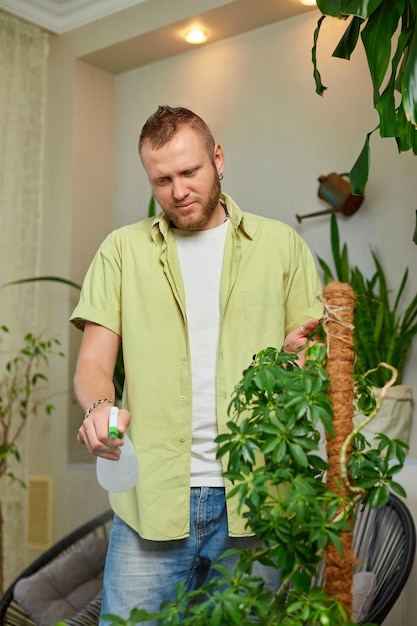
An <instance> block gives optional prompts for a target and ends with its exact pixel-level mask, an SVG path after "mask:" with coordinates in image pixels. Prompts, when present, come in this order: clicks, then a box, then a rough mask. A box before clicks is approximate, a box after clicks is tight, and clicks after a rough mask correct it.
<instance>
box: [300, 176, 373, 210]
mask: <svg viewBox="0 0 417 626" xmlns="http://www.w3.org/2000/svg"><path fill="white" fill-rule="evenodd" d="M347 176H348V174H336V173H335V172H332V173H331V174H329V175H328V176H323V175H322V176H320V177H319V182H320V185H319V189H318V192H317V194H318V196H319V198H321V199H322V200H325V201H326V202H327V203H328V204H330V207H329V208H328V209H324V210H323V211H316V212H315V213H307V215H298V214H297V215H296V218H297V220H298V221H299V222H301V220H303V219H304V218H306V217H315V216H317V215H325V214H327V213H342V214H343V215H344V216H345V217H349V216H350V215H353V214H354V213H356V211H357V210H358V209H359V207H360V205H361V204H362V202H363V199H364V196H362V195H359V194H358V195H353V194H352V188H351V186H350V183H349V181H348V180H347V179H346V177H347Z"/></svg>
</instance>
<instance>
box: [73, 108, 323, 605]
mask: <svg viewBox="0 0 417 626" xmlns="http://www.w3.org/2000/svg"><path fill="white" fill-rule="evenodd" d="M139 153H140V157H141V160H142V164H143V166H144V168H145V171H146V173H147V175H148V178H149V182H150V184H151V187H152V191H153V193H154V195H155V197H156V199H157V201H158V203H159V205H160V206H161V208H162V213H161V214H160V215H159V216H158V217H156V218H148V219H145V220H143V221H141V222H139V223H137V224H133V225H130V226H126V227H124V228H121V229H118V230H116V231H115V232H113V233H111V234H110V235H109V236H108V237H107V238H106V240H105V241H104V242H103V244H102V245H101V247H100V249H99V251H98V252H97V254H96V256H95V258H94V260H93V262H92V264H91V267H90V269H89V271H88V273H87V276H86V279H85V282H84V285H83V290H82V294H81V298H80V302H79V304H78V306H77V307H76V309H75V311H74V313H73V315H72V318H71V319H72V321H73V323H75V324H76V325H78V326H79V327H81V328H83V329H84V335H83V340H82V345H81V349H80V354H79V358H78V362H77V367H76V373H75V378H74V387H75V392H76V395H77V399H78V401H79V403H80V405H81V407H82V408H83V410H84V411H85V413H86V418H85V419H84V422H83V425H82V426H81V428H80V430H79V435H78V440H79V442H80V443H81V444H83V445H85V446H86V448H87V449H88V451H89V452H90V453H91V454H93V455H95V456H102V457H104V458H107V459H112V460H115V461H116V460H117V459H118V457H119V455H120V446H121V445H122V442H121V440H120V439H116V440H112V439H110V438H109V433H108V421H109V413H110V409H111V403H112V402H114V388H113V384H112V376H113V370H114V365H115V361H116V357H117V353H118V349H119V345H120V342H121V341H122V342H123V354H124V363H125V373H126V382H125V389H124V397H123V409H121V410H120V413H119V430H120V431H121V432H122V433H123V432H125V431H126V429H127V428H128V427H129V435H130V438H131V440H132V442H133V445H134V447H135V450H136V453H137V457H138V461H139V481H138V484H137V486H136V487H135V488H133V489H131V490H130V491H127V492H124V493H117V494H116V493H112V494H110V501H111V505H112V507H113V509H114V511H115V521H114V523H113V528H112V533H111V537H110V545H109V550H108V556H107V561H106V570H105V577H104V595H103V606H102V613H114V614H117V615H120V616H122V617H127V616H128V615H129V613H130V610H131V609H132V608H133V607H140V608H146V609H147V610H149V611H157V610H158V609H159V605H160V603H161V601H162V600H164V599H166V598H173V597H174V596H173V590H174V588H175V585H176V584H177V583H178V582H179V581H180V580H184V579H185V580H186V587H187V588H198V587H199V586H200V585H201V584H202V583H203V582H204V581H205V580H208V579H209V578H210V577H211V576H213V575H215V570H213V568H212V565H213V564H214V563H215V562H216V561H217V559H218V558H219V556H220V555H221V554H222V553H223V552H224V551H225V550H226V549H228V548H233V547H234V548H245V547H250V546H254V545H255V543H256V538H254V537H252V533H251V531H250V529H248V528H247V527H246V526H245V520H244V519H242V518H241V516H240V515H239V514H238V512H237V506H236V504H237V503H236V502H235V501H234V500H233V499H228V500H227V501H226V497H225V494H227V492H228V490H229V489H230V487H231V485H230V484H228V483H227V481H224V479H223V475H222V471H223V470H224V469H225V467H222V465H221V463H220V461H219V460H218V459H217V458H216V452H217V447H216V444H215V441H214V440H215V438H216V436H217V435H218V433H219V432H224V430H225V428H226V422H227V420H228V416H227V409H228V405H229V403H230V399H231V394H232V392H233V389H234V386H235V385H236V383H237V382H238V381H239V380H240V378H241V375H242V372H243V370H244V369H245V368H246V367H247V366H248V365H249V364H250V362H251V359H252V356H253V355H254V354H255V353H257V352H258V351H259V350H261V349H263V348H265V347H267V346H276V347H280V346H281V345H282V344H283V342H284V338H285V337H286V336H287V338H286V339H285V343H286V345H287V346H288V349H290V350H295V349H296V348H297V347H299V346H302V345H303V344H304V343H305V342H306V337H307V335H308V334H309V333H310V332H311V331H312V330H314V328H315V327H316V325H317V323H318V320H317V318H319V317H320V316H321V314H322V307H321V304H320V302H319V300H318V298H317V296H318V295H319V293H320V292H321V286H320V283H319V280H318V276H317V272H316V269H315V264H314V261H313V259H312V256H311V253H310V251H309V250H308V248H307V246H306V244H305V243H304V242H303V240H302V239H301V238H300V237H299V236H298V234H297V233H296V232H295V231H293V230H292V229H291V228H290V227H288V226H287V225H285V224H283V223H281V222H277V221H275V220H270V219H266V218H262V217H259V216H256V215H253V214H250V213H242V212H241V211H240V209H239V208H238V206H237V205H236V204H235V202H234V201H233V200H232V198H230V197H229V196H228V195H226V194H224V193H221V189H220V182H219V181H220V180H221V179H222V178H223V170H224V154H223V150H222V148H221V146H220V145H219V144H218V143H216V142H215V141H214V138H213V136H212V134H211V132H210V130H209V128H208V127H207V125H206V124H205V122H204V121H203V120H202V119H201V118H200V117H198V116H197V115H195V114H194V113H193V112H191V111H189V110H187V109H184V108H170V107H167V106H164V107H159V108H158V110H157V111H156V113H155V114H154V115H152V116H151V117H150V118H149V119H148V121H147V122H146V124H145V125H144V127H143V129H142V132H141V136H140V141H139ZM235 562H236V557H233V558H232V557H229V559H228V560H227V561H226V562H223V564H225V565H226V566H227V567H230V568H233V566H234V564H235ZM256 567H259V568H260V567H261V566H259V565H257V566H256ZM255 571H257V572H259V571H260V570H259V569H257V570H255ZM262 575H264V576H265V578H266V581H267V584H268V585H276V584H277V573H276V572H275V571H271V570H270V569H267V568H263V569H262Z"/></svg>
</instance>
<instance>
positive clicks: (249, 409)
mask: <svg viewBox="0 0 417 626" xmlns="http://www.w3.org/2000/svg"><path fill="white" fill-rule="evenodd" d="M326 352H327V349H326V346H325V345H324V344H318V343H317V344H315V345H314V346H312V347H311V348H309V350H308V353H307V358H306V361H305V363H304V365H303V366H302V367H301V368H300V367H298V365H297V364H296V362H295V361H296V355H294V354H287V353H285V352H284V351H283V350H277V349H275V348H267V349H265V350H263V351H261V352H260V353H259V354H258V355H257V356H255V357H254V361H253V362H252V364H250V366H249V367H248V368H247V369H246V370H245V371H244V372H243V377H242V380H241V381H240V382H239V384H238V385H237V387H236V390H235V393H234V395H233V398H232V401H231V405H230V409H229V412H230V415H231V418H232V419H231V421H230V422H229V424H228V428H229V432H227V433H225V434H223V435H220V436H219V437H218V442H219V444H220V451H219V454H220V456H224V455H228V457H229V460H228V471H227V473H226V476H227V478H229V479H230V480H231V481H232V482H233V483H234V489H233V491H232V494H230V495H233V494H234V495H235V496H237V497H238V498H239V501H240V503H241V506H242V507H244V508H245V509H246V511H245V513H244V515H245V516H246V518H247V520H248V525H249V527H250V528H251V529H252V530H253V531H254V532H255V533H256V534H257V536H258V537H259V538H260V540H261V543H262V544H263V545H262V547H260V548H259V549H258V550H256V551H255V552H251V551H242V552H241V553H240V558H239V562H238V565H237V567H236V568H235V571H234V572H233V573H229V572H228V571H226V570H224V569H223V568H222V567H221V565H219V566H217V567H218V570H219V575H220V579H216V580H215V581H214V582H211V583H208V584H207V585H205V586H204V587H203V588H202V589H199V590H198V591H192V592H185V591H184V586H183V585H182V584H180V585H179V586H178V587H177V590H176V594H177V598H176V600H175V601H174V602H171V601H167V602H165V603H163V604H162V606H161V611H160V613H158V614H153V615H151V614H148V613H146V611H144V610H142V609H140V608H137V609H134V610H133V611H132V612H131V615H130V617H129V618H128V619H127V620H124V619H121V618H120V617H117V616H109V615H107V616H105V617H104V619H106V621H108V622H109V623H110V624H112V625H114V626H115V625H118V626H133V625H134V624H139V623H142V622H144V621H147V620H149V619H154V620H157V621H158V623H159V624H160V625H161V626H168V625H171V626H173V625H177V624H182V625H183V626H187V625H190V626H191V625H192V626H219V625H221V626H232V625H233V626H235V625H249V624H262V625H263V626H272V625H274V626H275V625H276V624H282V625H285V626H303V625H306V624H308V626H327V625H330V624H331V625H332V626H338V625H345V626H347V625H348V624H354V623H356V622H354V621H351V620H350V618H349V616H348V614H347V611H346V609H345V608H344V606H343V604H342V603H341V602H340V601H338V600H336V599H335V598H333V597H330V596H328V595H327V594H326V593H325V592H324V591H323V589H322V588H321V586H319V585H315V584H314V580H315V577H316V575H317V568H318V566H319V563H320V561H321V560H322V558H323V554H324V552H325V550H326V549H327V547H328V546H329V545H330V544H331V545H333V546H335V547H336V549H337V550H341V534H342V533H343V532H344V531H345V530H346V529H347V528H349V526H350V524H351V517H352V514H353V512H354V509H355V506H356V504H357V503H358V501H360V500H361V499H364V498H367V497H368V498H370V499H371V502H372V503H373V505H383V504H384V503H386V501H387V499H388V497H389V490H390V489H392V490H394V491H396V492H397V493H399V494H401V495H404V490H403V489H402V487H401V486H400V485H398V484H397V483H396V482H395V480H394V475H395V473H396V472H397V471H398V470H399V469H401V467H402V464H403V462H404V458H405V448H406V446H405V444H403V443H401V442H393V441H390V440H389V439H388V438H387V437H383V436H381V437H380V440H379V442H378V445H377V447H376V448H370V446H369V445H368V444H366V443H365V440H364V438H363V437H362V436H361V435H360V434H359V433H358V431H357V430H355V431H352V432H351V435H350V436H349V437H348V438H347V440H346V441H345V446H344V449H343V451H342V453H341V457H340V459H339V461H340V464H341V467H342V469H343V474H344V477H345V478H344V479H343V482H345V479H346V482H347V483H348V485H350V481H351V480H353V481H354V483H355V487H354V488H351V487H348V490H347V493H342V492H338V491H334V490H333V491H332V490H331V489H329V488H328V487H327V486H326V483H325V481H324V480H323V478H324V474H325V473H326V472H327V470H328V468H329V466H328V464H327V462H326V461H324V460H323V458H321V457H320V455H319V453H318V450H319V439H320V434H319V425H320V424H321V425H322V426H323V428H324V429H325V431H326V432H327V433H328V435H329V436H330V437H331V436H332V434H333V430H334V424H333V409H332V403H331V401H330V398H329V393H328V391H329V385H330V381H329V377H328V375H327V371H326V365H325V364H326ZM389 384H390V383H389ZM367 419H371V416H369V418H367ZM351 444H352V445H353V452H352V454H351V456H349V457H348V455H346V449H347V448H349V446H350V445H351ZM384 453H385V456H383V454H384ZM259 454H261V455H262V458H263V459H264V462H263V463H261V465H258V466H255V459H256V457H258V455H259ZM255 560H259V561H261V562H262V563H264V564H268V565H271V566H272V567H277V568H279V569H280V570H281V580H282V583H281V586H280V588H279V589H278V590H277V591H276V592H273V591H270V590H268V589H266V588H265V587H264V585H263V581H262V580H261V579H259V578H256V577H253V576H252V563H253V562H254V561H255ZM222 583H224V584H222Z"/></svg>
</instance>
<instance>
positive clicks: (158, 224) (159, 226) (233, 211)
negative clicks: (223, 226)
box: [152, 192, 254, 243]
mask: <svg viewBox="0 0 417 626" xmlns="http://www.w3.org/2000/svg"><path fill="white" fill-rule="evenodd" d="M220 200H221V201H222V202H223V203H224V204H226V206H227V211H228V213H229V219H230V222H231V224H232V226H233V228H234V229H235V230H238V229H239V230H241V231H242V232H243V233H244V234H245V235H246V236H247V237H248V238H249V239H253V235H254V232H253V229H252V228H251V227H250V224H248V223H247V220H245V217H244V214H243V213H242V211H241V210H240V209H239V207H238V205H237V204H236V202H235V201H234V200H233V198H231V196H229V195H228V194H226V193H223V192H222V193H221V194H220ZM169 228H170V223H169V219H168V218H167V216H166V215H165V213H164V212H163V211H162V212H161V213H159V215H157V216H156V217H155V218H154V220H153V222H152V239H153V240H154V242H155V243H157V242H158V239H159V234H161V235H162V236H163V237H164V238H165V239H166V237H167V234H168V230H169Z"/></svg>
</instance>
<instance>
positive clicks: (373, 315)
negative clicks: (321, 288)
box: [318, 215, 417, 442]
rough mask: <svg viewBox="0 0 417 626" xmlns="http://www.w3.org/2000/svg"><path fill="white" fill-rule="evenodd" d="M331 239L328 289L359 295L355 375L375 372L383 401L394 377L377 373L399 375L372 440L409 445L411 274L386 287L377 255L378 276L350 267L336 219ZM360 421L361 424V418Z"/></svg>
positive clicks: (415, 315)
mask: <svg viewBox="0 0 417 626" xmlns="http://www.w3.org/2000/svg"><path fill="white" fill-rule="evenodd" d="M330 233H331V234H330V239H331V249H332V256H333V264H334V268H335V269H334V271H332V269H331V268H330V266H329V264H328V263H326V261H324V260H323V259H322V258H320V257H319V258H318V261H319V264H320V266H321V268H322V270H323V279H324V283H325V284H328V283H329V282H331V281H333V280H335V279H337V280H339V281H341V282H345V283H349V284H350V285H351V286H352V288H353V290H354V292H355V294H356V307H355V314H354V326H355V329H354V337H355V353H356V362H355V371H356V374H357V375H358V376H363V375H364V374H365V372H368V371H371V370H372V371H371V373H369V374H368V376H367V378H368V381H369V383H370V384H371V385H372V386H373V387H374V394H375V395H376V396H378V395H379V394H380V391H379V390H380V389H381V388H382V387H383V386H384V385H385V383H386V382H387V380H388V379H389V377H390V373H389V371H388V370H386V369H383V368H378V367H377V366H378V364H379V363H388V364H389V365H391V366H393V367H394V368H395V369H396V371H397V378H396V385H395V386H393V387H391V389H390V391H389V392H388V394H387V398H386V401H385V403H384V406H383V408H382V410H381V411H380V413H379V414H378V416H377V418H376V419H375V420H373V422H372V424H370V425H369V426H368V427H367V428H366V429H365V433H366V434H367V436H368V437H370V436H373V434H374V432H385V433H386V434H388V435H390V436H393V437H395V438H401V439H403V440H404V441H406V442H408V438H409V431H410V426H411V414H412V412H411V404H412V388H411V387H410V386H408V385H404V384H403V382H402V381H403V372H404V367H405V365H406V363H407V359H408V357H409V354H410V349H411V347H412V345H413V341H414V338H415V336H416V334H417V294H415V295H414V297H413V298H412V300H411V302H410V303H409V304H408V306H407V307H406V308H405V309H402V308H401V307H402V302H403V297H404V293H405V289H406V286H407V280H408V268H407V269H406V270H405V271H404V274H403V276H402V279H401V281H400V282H399V286H398V287H397V288H395V289H392V288H390V287H389V286H388V284H387V279H386V276H385V272H384V269H383V267H382V264H381V262H380V260H379V259H378V257H377V255H376V254H375V252H372V258H373V261H374V265H375V272H374V274H373V275H372V276H371V277H370V278H369V279H368V278H366V277H365V276H364V274H363V272H362V271H361V270H360V268H358V267H357V266H354V265H352V264H351V261H350V259H349V252H348V248H347V244H346V243H345V244H343V246H341V244H340V237H339V229H338V223H337V218H336V216H335V215H332V216H331V222H330ZM358 419H360V418H359V417H358Z"/></svg>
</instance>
